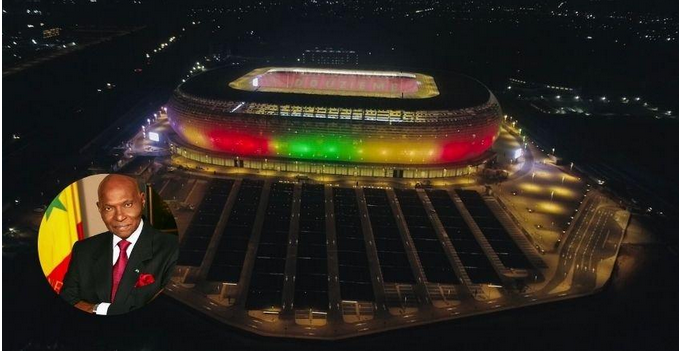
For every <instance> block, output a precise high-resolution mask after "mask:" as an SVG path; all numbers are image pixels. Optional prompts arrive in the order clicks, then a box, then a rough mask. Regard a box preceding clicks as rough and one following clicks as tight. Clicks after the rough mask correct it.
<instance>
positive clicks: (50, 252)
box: [38, 183, 83, 293]
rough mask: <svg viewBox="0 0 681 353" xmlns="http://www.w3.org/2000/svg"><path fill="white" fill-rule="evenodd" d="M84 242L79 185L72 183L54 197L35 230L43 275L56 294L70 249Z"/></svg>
mask: <svg viewBox="0 0 681 353" xmlns="http://www.w3.org/2000/svg"><path fill="white" fill-rule="evenodd" d="M79 239H83V223H82V221H81V215H80V202H79V199H78V184H77V183H73V184H71V185H69V186H68V187H67V188H66V189H64V190H63V191H62V192H61V193H60V194H59V196H57V197H56V198H55V199H54V200H52V203H50V206H48V207H47V210H45V215H43V219H42V221H41V222H40V230H39V231H38V256H39V257H40V265H41V266H42V268H43V273H45V277H47V281H48V282H49V283H50V285H51V286H52V288H53V289H54V290H55V292H57V293H59V292H60V291H61V287H62V285H63V283H64V282H63V281H64V275H66V271H67V270H68V268H69V261H70V260H71V248H72V247H73V244H74V243H75V242H76V241H78V240H79Z"/></svg>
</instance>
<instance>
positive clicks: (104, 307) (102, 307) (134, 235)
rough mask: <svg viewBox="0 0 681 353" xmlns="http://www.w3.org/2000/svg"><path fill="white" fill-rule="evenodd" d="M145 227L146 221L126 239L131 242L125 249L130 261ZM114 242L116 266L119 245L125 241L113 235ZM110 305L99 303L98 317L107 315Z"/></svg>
mask: <svg viewBox="0 0 681 353" xmlns="http://www.w3.org/2000/svg"><path fill="white" fill-rule="evenodd" d="M143 225H144V221H143V220H140V224H139V225H138V226H137V229H135V231H134V232H132V234H130V236H129V237H128V239H126V240H127V241H129V242H130V245H128V248H127V249H125V253H126V254H128V259H130V254H132V249H133V248H134V247H135V243H137V240H138V239H139V238H140V234H142V226H143ZM112 238H113V240H112V244H111V246H112V247H113V257H112V262H113V263H112V264H111V266H113V265H115V264H116V261H118V256H119V255H120V253H121V249H120V248H119V247H118V243H119V242H120V241H121V240H123V238H121V237H119V236H118V235H116V234H114V235H113V237H112ZM109 305H111V303H99V305H97V310H95V314H97V315H106V313H107V311H108V310H109Z"/></svg>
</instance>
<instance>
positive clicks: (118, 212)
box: [97, 179, 144, 239]
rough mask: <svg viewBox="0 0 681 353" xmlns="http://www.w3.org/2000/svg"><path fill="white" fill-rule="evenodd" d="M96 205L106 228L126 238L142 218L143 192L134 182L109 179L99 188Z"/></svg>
mask: <svg viewBox="0 0 681 353" xmlns="http://www.w3.org/2000/svg"><path fill="white" fill-rule="evenodd" d="M97 207H98V208H99V213H100V214H101V215H102V221H104V224H105V225H106V228H108V229H109V231H110V232H112V233H114V234H116V235H117V236H119V237H121V238H123V239H126V238H128V237H129V236H130V235H132V233H133V232H134V231H135V229H137V227H138V226H139V224H140V221H141V220H142V208H143V207H144V193H141V192H139V190H138V189H137V185H136V184H135V183H134V182H130V181H126V180H120V179H115V180H110V181H109V182H106V184H104V185H102V186H101V188H100V192H99V202H97Z"/></svg>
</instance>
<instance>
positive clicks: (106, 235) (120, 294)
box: [38, 174, 178, 315]
mask: <svg viewBox="0 0 681 353" xmlns="http://www.w3.org/2000/svg"><path fill="white" fill-rule="evenodd" d="M140 185H143V184H140V183H139V182H138V181H137V180H136V179H134V178H132V177H130V176H127V175H121V174H98V175H92V176H89V177H86V178H83V179H81V180H79V181H76V182H74V183H72V184H71V185H69V186H67V187H66V188H65V189H64V190H62V192H61V193H59V195H57V197H55V198H54V199H53V200H52V202H51V203H50V205H49V206H48V207H47V209H46V210H45V214H44V215H43V219H42V221H41V223H40V230H39V232H38V256H39V258H40V265H41V267H42V269H43V273H44V274H45V277H46V278H47V281H48V282H49V283H50V286H51V287H52V288H53V289H54V291H55V292H57V294H59V296H60V297H61V298H62V299H64V300H65V301H66V302H68V303H69V304H70V305H72V306H74V307H75V308H77V309H80V310H82V311H85V312H88V313H92V314H97V315H116V314H124V313H127V312H129V311H131V310H134V309H137V308H140V307H142V306H144V305H145V304H147V303H149V302H150V301H151V300H153V299H154V298H155V297H156V296H157V295H158V294H160V293H161V292H162V291H163V288H164V287H165V285H166V284H167V283H168V281H169V280H170V277H171V275H172V273H173V270H174V268H175V263H176V262H177V256H178V237H177V226H176V224H175V219H174V218H173V216H172V214H171V213H170V210H169V209H168V207H167V205H166V204H165V203H164V202H163V201H162V200H161V197H160V196H159V195H158V194H157V193H156V192H154V191H153V189H152V188H151V185H143V186H142V187H140Z"/></svg>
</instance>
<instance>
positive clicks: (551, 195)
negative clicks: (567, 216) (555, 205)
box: [551, 191, 553, 201]
mask: <svg viewBox="0 0 681 353" xmlns="http://www.w3.org/2000/svg"><path fill="white" fill-rule="evenodd" d="M551 201H553V191H551Z"/></svg>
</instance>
